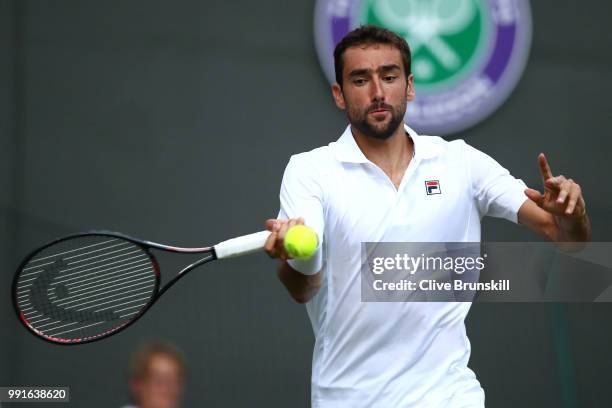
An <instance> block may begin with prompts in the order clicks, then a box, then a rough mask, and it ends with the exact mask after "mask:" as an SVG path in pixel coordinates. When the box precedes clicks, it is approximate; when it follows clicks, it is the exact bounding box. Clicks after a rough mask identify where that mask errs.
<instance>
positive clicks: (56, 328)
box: [13, 231, 270, 344]
mask: <svg viewBox="0 0 612 408" xmlns="http://www.w3.org/2000/svg"><path fill="white" fill-rule="evenodd" d="M269 234H270V232H269V231H261V232H257V233H254V234H250V235H244V236H241V237H237V238H233V239H230V240H227V241H223V242H221V243H219V244H217V245H215V246H212V247H203V248H179V247H174V246H170V245H163V244H157V243H154V242H150V241H144V240H140V239H136V238H132V237H129V236H127V235H124V234H121V233H116V232H109V231H91V232H87V233H81V234H76V235H71V236H67V237H64V238H60V239H57V240H55V241H53V242H50V243H48V244H46V245H44V246H42V247H41V248H38V249H36V250H35V251H33V252H32V253H30V255H28V257H27V258H26V259H25V260H24V261H23V262H22V263H21V265H20V266H19V269H18V270H17V273H16V274H15V278H14V279H13V305H14V307H15V311H16V312H17V316H18V317H19V320H20V321H21V322H22V323H23V324H24V326H25V327H26V328H27V329H28V330H29V331H30V332H31V333H33V334H34V335H36V336H37V337H40V338H42V339H44V340H47V341H50V342H53V343H57V344H82V343H88V342H92V341H95V340H100V339H103V338H106V337H108V336H111V335H113V334H117V333H118V332H120V331H121V330H123V329H125V328H126V327H128V326H129V325H131V324H132V323H134V322H135V321H136V320H138V319H139V318H140V317H141V316H142V315H143V314H144V313H145V312H146V311H147V310H148V309H149V308H150V307H151V306H152V305H153V304H154V303H155V302H156V301H157V299H159V298H160V296H161V295H162V294H164V292H166V291H167V290H168V289H169V288H170V287H172V285H174V284H175V283H176V282H177V281H178V280H179V279H180V278H181V277H183V276H185V275H186V274H187V273H188V272H190V271H192V270H193V269H194V268H196V267H198V266H200V265H203V264H205V263H208V262H211V261H214V260H216V259H224V258H230V257H234V256H240V255H245V254H249V253H252V252H256V251H259V250H261V249H263V247H264V244H265V242H266V240H267V238H268V236H269ZM151 249H157V250H162V251H167V252H177V253H190V254H194V253H202V254H204V256H203V257H202V258H201V259H199V260H198V261H196V262H194V263H192V264H190V265H188V266H186V267H185V268H183V269H182V270H181V271H180V272H179V273H178V274H177V275H176V276H175V277H173V278H172V279H171V280H170V281H169V282H168V283H166V285H164V286H163V287H162V288H161V289H160V281H161V279H160V278H161V274H160V268H159V264H158V262H157V260H156V258H155V256H154V255H153V254H152V253H151Z"/></svg>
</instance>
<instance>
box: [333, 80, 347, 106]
mask: <svg viewBox="0 0 612 408" xmlns="http://www.w3.org/2000/svg"><path fill="white" fill-rule="evenodd" d="M331 90H332V95H333V96H334V102H336V106H337V107H338V108H340V109H342V110H344V109H346V103H345V102H344V94H343V93H342V88H340V85H338V84H337V83H334V84H333V85H332V87H331Z"/></svg>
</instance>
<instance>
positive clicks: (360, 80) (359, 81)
mask: <svg viewBox="0 0 612 408" xmlns="http://www.w3.org/2000/svg"><path fill="white" fill-rule="evenodd" d="M365 83H366V80H365V78H355V79H353V84H355V85H357V86H362V85H365Z"/></svg>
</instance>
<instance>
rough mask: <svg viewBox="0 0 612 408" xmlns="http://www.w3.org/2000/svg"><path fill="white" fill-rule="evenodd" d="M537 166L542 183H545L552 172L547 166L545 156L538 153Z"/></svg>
mask: <svg viewBox="0 0 612 408" xmlns="http://www.w3.org/2000/svg"><path fill="white" fill-rule="evenodd" d="M538 164H539V165H540V174H541V175H542V182H543V183H546V180H548V179H549V178H551V177H552V176H553V175H552V171H551V170H550V166H549V165H548V160H546V156H544V153H540V154H539V155H538Z"/></svg>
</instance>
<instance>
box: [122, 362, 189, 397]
mask: <svg viewBox="0 0 612 408" xmlns="http://www.w3.org/2000/svg"><path fill="white" fill-rule="evenodd" d="M182 390H183V380H182V373H181V368H180V367H179V365H178V363H177V362H176V361H175V360H174V359H173V358H171V357H169V356H167V355H165V354H154V355H153V356H152V357H151V358H150V359H149V364H148V367H147V373H146V375H145V376H144V377H143V378H140V379H137V380H133V382H132V394H133V395H134V398H135V400H136V401H135V402H136V403H137V405H138V407H139V408H176V407H178V406H179V402H180V398H181V394H182Z"/></svg>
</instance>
